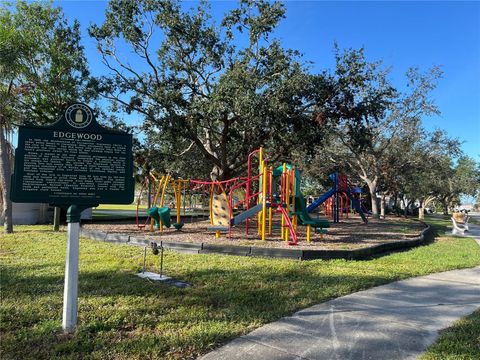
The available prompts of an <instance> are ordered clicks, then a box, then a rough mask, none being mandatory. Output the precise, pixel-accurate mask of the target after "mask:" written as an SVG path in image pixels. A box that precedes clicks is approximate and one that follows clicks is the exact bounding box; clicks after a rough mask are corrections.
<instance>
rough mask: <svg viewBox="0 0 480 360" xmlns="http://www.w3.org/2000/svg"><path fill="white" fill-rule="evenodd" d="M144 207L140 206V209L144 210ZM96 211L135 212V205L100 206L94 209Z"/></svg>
mask: <svg viewBox="0 0 480 360" xmlns="http://www.w3.org/2000/svg"><path fill="white" fill-rule="evenodd" d="M146 208H147V206H146V205H141V206H140V209H146ZM95 209H96V210H137V204H128V205H121V204H100V205H99V206H97V207H96V208H95Z"/></svg>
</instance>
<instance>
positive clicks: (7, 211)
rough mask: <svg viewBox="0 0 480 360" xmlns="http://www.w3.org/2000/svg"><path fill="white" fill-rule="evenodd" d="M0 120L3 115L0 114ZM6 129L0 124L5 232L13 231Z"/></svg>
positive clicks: (0, 159)
mask: <svg viewBox="0 0 480 360" xmlns="http://www.w3.org/2000/svg"><path fill="white" fill-rule="evenodd" d="M0 120H3V116H2V115H0ZM6 135H7V134H6V129H5V127H4V126H3V125H0V186H1V190H2V191H1V193H2V194H1V195H2V203H3V219H4V225H3V226H4V229H5V232H6V233H7V234H9V233H12V232H13V218H12V201H11V200H10V196H9V195H10V180H11V174H12V167H11V164H10V156H9V151H8V145H7V136H6Z"/></svg>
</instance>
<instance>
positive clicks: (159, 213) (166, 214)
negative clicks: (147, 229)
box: [147, 206, 171, 229]
mask: <svg viewBox="0 0 480 360" xmlns="http://www.w3.org/2000/svg"><path fill="white" fill-rule="evenodd" d="M147 213H148V215H150V216H151V217H152V219H153V220H155V227H156V228H157V229H158V228H160V220H162V223H163V225H165V226H166V227H167V228H169V227H170V226H171V224H170V209H169V208H168V207H161V208H159V207H156V206H154V207H151V208H150V209H148V211H147Z"/></svg>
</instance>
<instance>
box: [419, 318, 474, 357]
mask: <svg viewBox="0 0 480 360" xmlns="http://www.w3.org/2000/svg"><path fill="white" fill-rule="evenodd" d="M450 359H451V360H454V359H455V360H457V359H472V360H473V359H480V309H479V310H477V311H475V312H474V313H473V314H471V315H470V316H467V317H465V318H463V319H461V320H459V321H457V322H456V323H455V324H454V325H453V326H452V327H450V328H448V329H445V330H443V331H442V332H441V333H440V337H439V338H438V340H437V341H436V342H435V344H434V345H432V346H431V347H429V348H428V350H427V352H426V353H425V354H424V355H423V356H422V360H450Z"/></svg>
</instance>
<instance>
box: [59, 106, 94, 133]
mask: <svg viewBox="0 0 480 360" xmlns="http://www.w3.org/2000/svg"><path fill="white" fill-rule="evenodd" d="M65 119H66V120H67V123H68V124H69V125H70V126H71V127H73V128H75V129H83V128H85V127H87V126H88V125H90V123H91V122H92V119H93V113H92V110H91V109H90V108H89V107H88V106H87V105H84V104H73V105H70V106H69V107H68V109H67V111H65Z"/></svg>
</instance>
